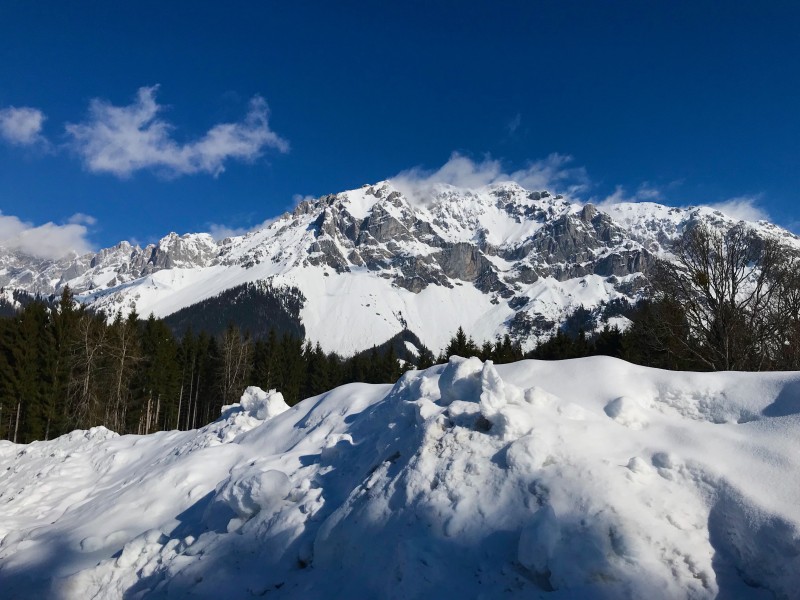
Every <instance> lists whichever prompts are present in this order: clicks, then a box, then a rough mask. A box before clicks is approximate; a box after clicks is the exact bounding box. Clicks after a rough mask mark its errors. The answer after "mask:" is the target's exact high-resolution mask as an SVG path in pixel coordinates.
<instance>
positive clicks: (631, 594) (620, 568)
mask: <svg viewBox="0 0 800 600" xmlns="http://www.w3.org/2000/svg"><path fill="white" fill-rule="evenodd" d="M799 393H800V374H798V373H735V372H728V373H679V372H669V371H661V370H657V369H648V368H645V367H639V366H635V365H631V364H628V363H625V362H622V361H619V360H616V359H611V358H606V357H593V358H587V359H578V360H571V361H559V362H539V361H524V362H520V363H516V364H511V365H502V366H497V367H495V366H493V365H492V364H491V363H488V362H487V363H481V362H480V361H479V360H478V359H475V358H472V359H469V360H465V359H462V358H458V357H453V358H452V359H451V361H450V362H449V364H447V365H439V366H436V367H433V368H431V369H428V370H426V371H410V372H408V373H406V374H405V375H404V376H403V377H402V378H401V379H400V381H399V382H398V383H397V384H396V385H394V386H390V385H368V384H350V385H346V386H343V387H340V388H337V389H335V390H333V391H331V392H328V393H326V394H323V395H320V396H317V397H314V398H309V399H307V400H305V401H303V402H301V403H300V404H298V405H296V406H294V407H292V408H291V409H290V408H288V407H287V406H286V404H285V403H284V402H283V399H282V398H281V396H280V394H278V393H271V394H267V393H264V392H262V391H261V390H258V389H257V388H249V389H248V391H247V392H246V393H245V395H244V397H243V398H242V402H241V404H236V405H233V406H231V407H226V408H225V409H223V414H222V417H221V418H220V419H219V420H218V421H217V422H215V423H212V424H210V425H207V426H206V427H203V428H201V429H198V430H194V431H171V432H166V431H165V432H159V433H155V434H152V435H147V436H134V435H126V436H118V435H116V434H115V433H113V432H110V431H108V430H107V429H104V428H102V427H99V428H94V429H91V430H89V431H75V432H72V433H71V434H68V435H64V436H62V437H60V438H58V439H55V440H51V441H45V442H34V443H32V444H28V445H25V446H22V445H16V444H12V443H11V442H8V441H0V473H1V474H2V475H0V477H2V485H0V596H2V597H3V598H5V599H9V600H15V599H23V598H59V599H62V600H69V599H72V598H74V599H81V600H83V599H84V598H96V599H98V600H103V599H109V600H110V599H116V598H140V599H152V598H231V599H238V598H252V597H266V598H302V599H304V600H305V599H322V598H431V597H436V598H445V599H449V598H454V599H455V598H543V599H544V598H549V599H574V598H591V599H608V598H621V599H641V598H652V599H657V600H661V599H664V600H666V599H673V598H693V599H704V598H709V599H711V598H748V599H749V598H754V599H755V598H780V599H787V600H788V599H789V598H796V597H797V591H798V589H800V568H798V567H800V559H799V558H798V557H800V504H798V502H797V499H798V497H799V496H800V478H798V476H797V475H798V473H799V472H800V431H798V428H799V427H800V403H798V398H800V395H799Z"/></svg>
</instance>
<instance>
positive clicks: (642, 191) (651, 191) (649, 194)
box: [591, 182, 664, 206]
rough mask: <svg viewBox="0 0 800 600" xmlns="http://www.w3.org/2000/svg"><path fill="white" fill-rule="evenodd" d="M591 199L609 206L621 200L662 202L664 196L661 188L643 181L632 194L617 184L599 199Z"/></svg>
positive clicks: (598, 203) (601, 204)
mask: <svg viewBox="0 0 800 600" xmlns="http://www.w3.org/2000/svg"><path fill="white" fill-rule="evenodd" d="M591 201H592V202H594V203H595V204H597V205H598V206H609V205H612V204H620V203H621V202H663V201H664V196H663V194H662V193H661V190H659V189H658V188H656V187H654V186H652V185H650V184H649V183H647V182H645V183H642V184H641V185H639V187H638V188H636V191H634V192H633V193H632V194H629V193H628V192H627V191H626V190H625V188H624V187H623V186H621V185H618V186H617V187H616V188H614V193H613V194H611V195H609V196H606V197H605V198H603V199H600V200H598V199H596V198H592V199H591Z"/></svg>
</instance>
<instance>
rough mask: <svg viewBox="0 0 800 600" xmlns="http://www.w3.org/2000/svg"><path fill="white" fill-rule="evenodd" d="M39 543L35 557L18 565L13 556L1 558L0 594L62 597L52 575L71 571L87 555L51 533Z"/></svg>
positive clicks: (21, 598) (19, 598)
mask: <svg viewBox="0 0 800 600" xmlns="http://www.w3.org/2000/svg"><path fill="white" fill-rule="evenodd" d="M38 544H39V552H38V553H37V554H38V556H37V558H36V559H35V560H30V559H29V560H26V562H25V563H23V564H22V565H19V566H17V565H15V564H14V562H13V556H12V557H6V559H4V560H3V561H0V598H3V600H30V599H31V598H54V599H56V600H57V599H58V598H61V597H63V595H62V594H60V593H59V591H58V590H57V589H55V590H54V589H52V588H51V579H50V578H51V577H53V576H57V575H59V574H63V573H70V572H71V571H72V570H74V568H75V567H76V565H78V564H81V563H83V561H84V557H83V555H82V553H81V552H80V551H79V550H77V549H76V548H74V547H73V546H71V545H70V544H68V543H67V542H66V541H65V540H64V539H63V538H58V537H52V538H50V539H48V540H47V542H38ZM9 558H10V560H7V559H9ZM3 563H5V564H3Z"/></svg>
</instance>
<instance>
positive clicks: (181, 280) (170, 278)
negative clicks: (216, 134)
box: [0, 182, 800, 354]
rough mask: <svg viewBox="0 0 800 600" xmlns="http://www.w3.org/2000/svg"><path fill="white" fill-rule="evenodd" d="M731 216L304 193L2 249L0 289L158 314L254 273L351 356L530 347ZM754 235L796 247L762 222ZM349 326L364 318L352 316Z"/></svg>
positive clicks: (326, 343) (495, 191)
mask: <svg viewBox="0 0 800 600" xmlns="http://www.w3.org/2000/svg"><path fill="white" fill-rule="evenodd" d="M696 220H702V221H704V222H706V223H708V224H710V225H711V226H714V227H729V226H731V225H732V224H734V223H736V220H735V219H731V218H729V217H725V216H724V215H722V214H721V213H719V212H717V211H714V210H712V209H709V208H702V207H696V208H691V209H679V208H669V207H665V206H660V205H657V204H651V203H642V204H624V203H623V204H617V205H613V206H608V207H603V208H597V207H595V206H592V205H581V204H577V203H571V202H569V201H568V200H566V199H564V198H562V197H560V196H551V195H550V194H549V193H548V192H546V191H529V190H525V189H523V188H522V187H520V186H519V185H517V184H514V183H506V184H496V185H492V186H488V187H486V188H482V189H479V190H465V189H457V188H453V187H450V186H439V187H438V188H436V189H435V190H434V191H433V192H431V193H430V195H429V197H427V198H425V199H424V200H419V199H416V198H413V199H409V197H406V196H405V195H404V194H403V193H401V191H399V190H398V189H396V188H395V187H394V186H393V185H392V183H391V182H381V183H379V184H376V185H373V186H364V187H363V188H361V189H358V190H353V191H349V192H343V193H341V194H336V195H330V196H324V197H322V198H320V199H318V200H316V201H313V202H308V201H306V202H303V203H301V204H300V205H299V206H298V207H297V208H296V209H295V210H294V211H293V212H292V213H291V214H288V213H287V214H285V215H283V216H281V217H280V218H278V219H276V220H275V221H273V222H271V223H269V224H267V225H265V226H264V227H262V228H261V229H259V230H256V231H253V232H251V233H248V234H247V235H244V236H239V237H233V238H227V239H225V240H222V241H221V242H214V240H212V239H211V238H210V236H208V235H206V234H187V235H183V236H178V235H176V234H170V235H169V236H167V237H165V238H164V239H162V240H161V241H160V242H159V243H158V244H154V245H151V246H148V247H147V248H145V249H141V248H138V247H134V246H131V245H130V244H128V243H127V242H122V243H120V244H118V245H117V246H115V247H114V248H110V249H107V250H102V251H100V252H99V253H97V254H96V255H86V256H83V257H77V258H74V259H72V260H63V261H60V262H52V261H51V262H49V263H47V262H46V261H31V260H28V261H27V262H26V260H25V258H24V257H20V256H18V255H13V254H10V253H6V254H5V255H2V256H0V285H4V286H7V287H15V288H21V289H26V290H28V291H34V292H36V291H39V292H43V293H52V292H55V291H57V290H58V289H60V288H61V287H63V286H64V285H67V284H68V285H70V287H72V288H73V289H74V290H75V291H76V292H77V293H78V294H79V299H80V300H81V301H83V302H86V303H88V304H91V305H93V306H95V307H97V308H102V309H104V310H106V311H108V312H109V313H110V314H113V313H114V312H116V311H117V310H123V311H127V310H130V309H131V308H132V307H134V306H135V308H136V309H137V311H138V312H139V313H140V314H142V315H147V314H149V313H150V312H153V313H154V314H155V315H156V316H166V315H170V314H172V313H175V312H176V311H178V310H180V309H183V308H186V307H188V306H191V305H193V304H195V303H197V302H199V301H201V300H204V299H207V298H211V297H214V296H216V295H218V294H221V293H222V292H225V291H226V290H229V289H231V288H234V287H236V286H240V285H242V284H245V283H250V282H261V283H259V285H269V286H273V287H274V288H276V289H278V288H297V289H298V290H299V291H300V292H301V294H302V295H303V296H304V297H305V302H304V304H303V307H302V308H301V310H300V318H301V321H302V324H303V326H304V327H305V330H306V333H307V335H308V337H309V338H310V339H311V340H312V341H314V342H317V341H318V342H320V343H321V345H322V347H323V349H325V350H326V351H336V352H339V353H342V354H352V353H354V352H357V351H359V350H363V349H365V348H369V347H371V346H372V345H375V344H380V343H382V342H384V341H386V340H387V339H389V338H391V337H392V336H394V335H396V334H397V333H399V332H400V331H402V330H403V329H410V330H411V331H413V332H414V333H415V334H417V335H418V336H419V337H420V339H421V340H422V342H423V343H424V344H426V345H427V346H428V347H430V348H433V349H439V348H441V347H443V346H444V345H445V344H446V342H447V341H448V339H449V337H450V336H451V335H452V333H453V332H454V331H455V330H456V329H457V328H458V327H459V326H463V327H464V328H465V329H466V330H467V331H469V332H471V333H472V334H473V335H474V336H476V338H478V340H479V341H480V340H484V339H494V338H495V337H496V336H498V335H504V334H506V333H509V334H510V335H511V336H512V337H513V338H514V339H515V340H517V341H519V342H520V343H521V344H522V345H523V347H526V348H529V347H531V346H532V345H534V344H535V342H536V341H537V339H539V338H541V337H542V336H547V335H550V334H551V333H552V331H553V328H554V327H556V324H557V323H560V322H561V321H563V318H564V317H565V315H567V314H569V313H570V312H572V311H573V310H574V309H576V308H577V307H579V306H581V305H583V306H585V307H587V308H595V307H602V306H603V305H604V304H606V303H609V302H619V301H620V300H635V299H636V298H638V297H639V295H640V294H641V287H642V284H643V280H642V277H641V272H642V271H643V269H645V268H646V267H647V265H648V264H649V263H650V262H651V261H652V258H653V256H656V255H662V254H664V253H667V252H668V250H669V247H670V244H671V242H672V240H674V239H675V237H676V236H677V235H679V233H680V232H681V231H682V230H683V228H685V227H686V225H687V224H688V223H690V222H692V221H696ZM753 226H755V227H756V228H758V230H759V231H760V232H761V233H762V234H763V235H771V236H779V237H781V238H782V239H784V240H785V241H786V242H787V243H789V244H792V245H794V246H795V247H797V248H800V242H799V241H798V239H797V238H796V236H793V235H792V234H790V233H789V232H786V231H784V230H781V229H780V228H777V227H775V226H773V225H770V224H768V223H765V222H760V223H757V224H753ZM355 323H357V324H358V327H353V326H351V325H352V324H355Z"/></svg>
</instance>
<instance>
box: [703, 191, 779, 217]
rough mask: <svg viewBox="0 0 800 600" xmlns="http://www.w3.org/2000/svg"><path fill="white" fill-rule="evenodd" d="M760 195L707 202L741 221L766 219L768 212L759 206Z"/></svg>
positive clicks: (711, 206)
mask: <svg viewBox="0 0 800 600" xmlns="http://www.w3.org/2000/svg"><path fill="white" fill-rule="evenodd" d="M761 199H762V198H761V195H760V194H759V195H756V196H737V197H736V198H730V199H728V200H724V201H722V202H716V203H714V204H709V205H708V206H709V207H710V208H713V209H715V210H718V211H720V212H721V213H724V214H726V215H728V216H729V217H733V218H734V219H740V220H742V221H762V220H764V221H768V220H769V214H767V211H766V210H765V209H764V208H762V207H761V206H759V204H760V203H761Z"/></svg>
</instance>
